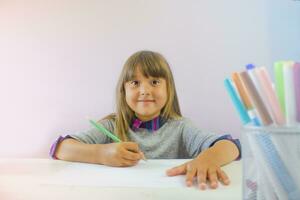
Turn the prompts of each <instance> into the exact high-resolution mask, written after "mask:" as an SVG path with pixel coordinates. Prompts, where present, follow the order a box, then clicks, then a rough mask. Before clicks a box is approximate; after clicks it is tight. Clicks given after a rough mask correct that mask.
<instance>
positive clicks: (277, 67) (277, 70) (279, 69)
mask: <svg viewBox="0 0 300 200" xmlns="http://www.w3.org/2000/svg"><path fill="white" fill-rule="evenodd" d="M283 65H284V61H278V62H275V63H274V74H275V86H276V93H277V96H278V99H279V103H280V108H281V110H282V112H283V113H285V97H284V80H283Z"/></svg>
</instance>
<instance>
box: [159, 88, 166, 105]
mask: <svg viewBox="0 0 300 200" xmlns="http://www.w3.org/2000/svg"><path fill="white" fill-rule="evenodd" d="M156 99H157V100H158V101H159V103H161V104H165V103H166V102H167V91H166V90H165V89H162V90H160V91H158V92H157V96H156Z"/></svg>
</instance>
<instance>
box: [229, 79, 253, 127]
mask: <svg viewBox="0 0 300 200" xmlns="http://www.w3.org/2000/svg"><path fill="white" fill-rule="evenodd" d="M224 85H225V88H226V89H227V92H228V94H229V96H230V98H231V100H232V101H233V105H234V107H235V108H236V110H237V111H238V113H239V115H240V118H241V120H242V123H243V124H244V125H245V124H248V123H249V122H250V121H251V120H250V118H249V116H248V114H247V111H246V108H245V106H244V104H243V103H242V102H241V101H240V99H239V98H238V95H237V94H236V92H235V89H234V87H233V86H232V83H231V81H230V79H228V78H226V79H225V80H224Z"/></svg>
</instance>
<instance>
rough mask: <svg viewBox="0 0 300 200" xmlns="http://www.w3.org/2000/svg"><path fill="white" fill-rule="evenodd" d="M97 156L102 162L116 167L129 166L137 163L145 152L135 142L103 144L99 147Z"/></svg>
mask: <svg viewBox="0 0 300 200" xmlns="http://www.w3.org/2000/svg"><path fill="white" fill-rule="evenodd" d="M97 151H98V152H97V153H96V155H97V157H98V158H99V161H100V163H101V164H104V165H109V166H114V167H129V166H133V165H136V164H137V163H138V162H139V160H140V159H142V158H143V156H144V154H143V153H142V152H141V151H140V150H139V147H138V144H137V143H134V142H120V143H110V144H103V145H101V147H100V146H99V148H98V149H97Z"/></svg>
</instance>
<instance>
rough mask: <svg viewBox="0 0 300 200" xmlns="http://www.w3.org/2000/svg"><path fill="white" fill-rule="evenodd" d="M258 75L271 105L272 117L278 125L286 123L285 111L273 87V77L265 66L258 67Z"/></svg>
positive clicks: (267, 100) (267, 101)
mask: <svg viewBox="0 0 300 200" xmlns="http://www.w3.org/2000/svg"><path fill="white" fill-rule="evenodd" d="M256 70H257V71H256V72H257V77H258V80H259V82H260V83H261V86H262V90H263V93H264V94H265V95H266V103H267V104H268V105H269V106H270V112H271V115H272V118H273V119H274V121H275V123H276V124H277V125H283V124H285V119H284V115H283V112H282V110H281V108H280V104H279V100H278V98H277V96H276V94H275V91H274V89H273V87H272V81H271V78H270V76H269V74H268V72H267V70H266V68H265V67H259V68H257V69H256Z"/></svg>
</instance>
